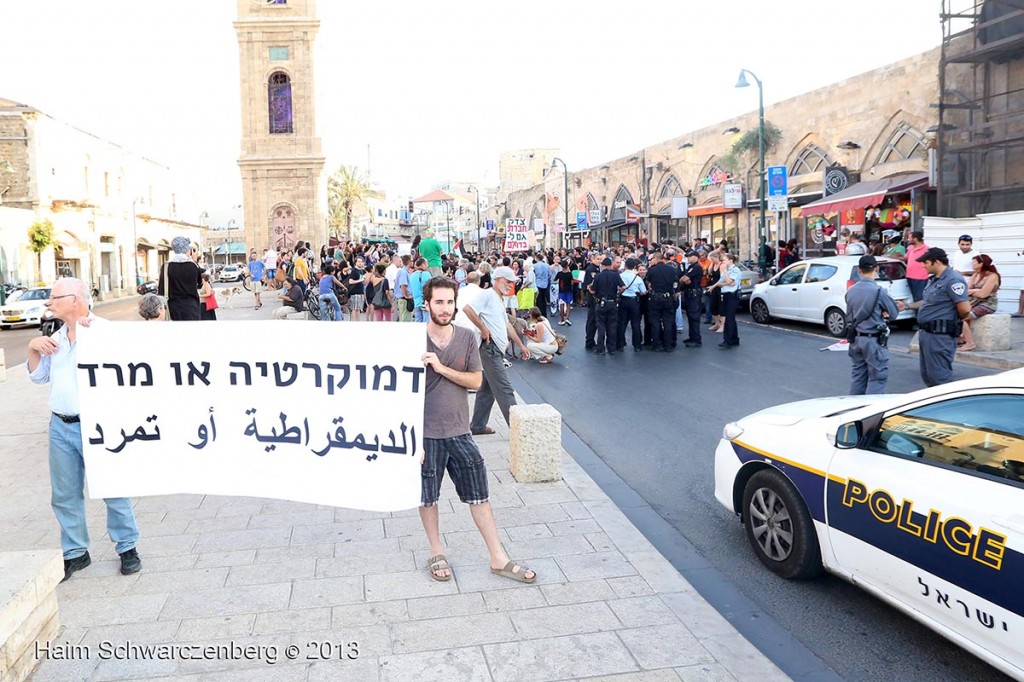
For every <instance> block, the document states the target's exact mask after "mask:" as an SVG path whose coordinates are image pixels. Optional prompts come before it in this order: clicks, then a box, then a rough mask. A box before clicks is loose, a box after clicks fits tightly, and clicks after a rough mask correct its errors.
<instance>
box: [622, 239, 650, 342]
mask: <svg viewBox="0 0 1024 682" xmlns="http://www.w3.org/2000/svg"><path fill="white" fill-rule="evenodd" d="M637 265H639V262H638V261H637V259H636V258H627V259H626V269H625V270H624V271H623V272H622V273H620V275H619V277H620V278H621V280H622V281H621V286H622V287H623V288H622V289H621V291H622V295H621V296H620V297H619V319H618V323H617V324H618V336H617V338H616V340H615V350H617V351H624V350H626V326H627V325H628V326H629V328H630V330H631V331H632V335H631V341H632V342H633V350H634V351H635V352H637V353H639V352H640V351H642V350H643V343H644V339H643V332H641V331H640V299H639V296H640V294H645V293H647V284H646V283H645V282H644V280H643V279H642V278H641V277H640V274H639V273H637V271H636V268H637Z"/></svg>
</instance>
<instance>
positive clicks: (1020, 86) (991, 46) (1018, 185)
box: [929, 0, 1024, 218]
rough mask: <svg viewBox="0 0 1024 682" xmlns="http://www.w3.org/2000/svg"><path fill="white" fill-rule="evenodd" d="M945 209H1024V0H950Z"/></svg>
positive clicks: (943, 130)
mask: <svg viewBox="0 0 1024 682" xmlns="http://www.w3.org/2000/svg"><path fill="white" fill-rule="evenodd" d="M941 20H942V57H941V60H940V63H939V91H940V93H941V95H940V101H939V103H938V104H937V105H934V106H937V107H938V109H939V123H938V125H937V126H935V128H933V129H931V130H929V132H935V133H936V141H937V155H936V157H937V158H936V167H935V168H934V171H935V173H936V175H937V178H938V182H937V183H936V184H937V188H938V196H937V199H938V204H939V213H940V215H943V216H947V217H952V218H964V217H969V216H975V215H978V214H981V213H996V212H1000V211H1016V210H1024V0H942V15H941Z"/></svg>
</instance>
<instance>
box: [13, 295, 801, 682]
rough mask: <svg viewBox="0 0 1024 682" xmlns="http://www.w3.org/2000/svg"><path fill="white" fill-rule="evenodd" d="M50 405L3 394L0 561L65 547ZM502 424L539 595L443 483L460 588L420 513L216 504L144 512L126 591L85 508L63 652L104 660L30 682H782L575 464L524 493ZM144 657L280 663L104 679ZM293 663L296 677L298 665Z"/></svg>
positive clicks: (177, 503)
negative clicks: (168, 651) (230, 653)
mask: <svg viewBox="0 0 1024 682" xmlns="http://www.w3.org/2000/svg"><path fill="white" fill-rule="evenodd" d="M240 299H241V297H240ZM249 301H250V303H249V305H250V306H251V295H249ZM241 304H242V300H238V301H235V303H234V305H235V309H233V310H223V309H222V310H223V312H222V313H221V316H222V318H224V319H233V318H234V319H238V318H244V317H250V318H251V317H257V316H258V317H264V316H266V317H269V315H270V310H271V309H272V308H271V306H266V305H265V307H264V308H263V309H262V310H260V311H258V313H256V314H255V315H254V311H253V310H252V308H251V307H249V308H247V309H245V308H242V307H241ZM273 307H276V305H275V306H273ZM281 324H289V322H285V321H282V322H281ZM292 324H294V323H292ZM300 324H312V323H300ZM342 324H351V323H349V322H345V323H342ZM46 395H47V393H46V388H45V387H36V386H33V385H31V384H30V383H29V382H28V380H27V377H26V375H25V371H24V367H16V368H12V369H11V371H10V372H9V376H8V381H7V383H6V384H4V385H3V386H2V389H0V415H2V420H0V452H3V453H4V456H3V458H2V459H0V550H12V549H30V548H47V549H53V550H54V551H57V550H58V547H59V542H58V529H57V525H56V522H55V521H54V518H53V514H52V512H51V510H50V506H49V478H48V473H47V455H46V451H47V446H46V425H47V421H48V413H47V410H46ZM494 414H495V415H496V416H497V419H496V420H494V419H492V422H491V423H492V426H493V427H494V428H495V429H496V430H497V433H496V434H495V435H493V436H486V437H482V438H479V439H478V442H479V444H480V447H481V450H482V452H483V454H484V457H485V459H486V461H487V463H488V467H489V469H490V484H491V501H492V504H493V505H494V507H495V515H496V517H497V520H498V526H499V528H500V536H501V539H502V541H503V542H504V544H505V546H506V548H507V549H508V551H509V553H510V555H511V556H512V557H513V558H515V559H517V560H519V561H522V562H523V563H526V564H528V565H529V566H530V567H532V568H534V569H535V570H536V571H537V572H538V574H539V579H538V582H537V584H536V585H532V586H528V585H520V584H517V583H514V582H512V581H509V580H507V579H503V578H499V577H497V576H494V575H491V573H490V571H489V570H488V563H487V553H486V550H485V547H484V545H483V542H482V541H481V540H480V536H479V534H478V533H477V531H476V529H475V527H474V525H473V521H472V518H471V516H470V514H469V512H468V509H467V508H466V507H465V506H464V505H461V504H459V503H458V500H457V497H456V496H455V493H454V490H453V489H452V487H451V485H450V483H448V482H447V481H446V484H445V489H444V491H443V492H442V501H441V505H440V510H441V529H442V531H443V532H444V541H445V544H446V547H447V552H446V553H447V555H448V558H449V559H450V561H451V563H452V565H453V570H454V573H455V580H454V581H452V582H449V583H439V582H435V581H433V580H431V579H430V577H429V576H428V574H427V572H426V570H425V562H426V559H427V555H428V550H427V545H426V539H425V537H424V535H423V531H422V528H421V526H420V521H419V517H418V514H417V511H416V510H410V511H407V512H400V513H392V514H389V513H373V512H362V511H354V510H348V509H340V508H334V507H327V506H318V505H310V504H301V503H295V502H285V501H279V500H269V499H254V498H238V497H215V496H202V495H172V496H164V497H149V498H139V499H137V500H135V509H136V514H137V516H138V520H139V526H140V530H141V533H142V539H141V541H140V543H139V552H140V555H141V557H142V561H143V570H142V572H141V573H139V574H137V575H133V576H127V577H126V576H121V575H120V574H118V562H117V555H116V554H115V553H114V549H113V545H112V544H111V543H110V542H109V540H108V539H107V538H106V537H105V533H104V518H105V512H104V508H103V504H102V503H101V502H99V501H90V502H89V503H88V510H89V525H90V531H91V535H92V537H93V544H92V548H91V550H90V551H91V553H92V556H93V564H92V566H90V567H89V568H87V569H85V570H83V571H81V572H79V573H77V574H76V575H75V576H74V577H73V578H72V579H71V580H70V581H68V582H67V583H64V584H62V585H61V586H59V587H58V598H59V602H60V618H61V623H62V631H61V634H60V637H59V639H58V641H57V642H55V644H63V643H67V644H77V645H86V646H88V647H89V649H88V650H89V652H90V653H91V658H89V659H88V660H82V659H81V657H78V658H77V660H48V661H44V662H42V664H41V665H40V667H39V668H38V670H37V672H36V674H35V677H34V680H36V682H42V681H43V680H61V681H62V682H63V681H66V680H79V679H81V680H112V679H142V678H146V679H150V678H166V679H172V678H173V679H176V680H180V679H211V680H214V679H215V680H233V679H238V680H246V681H247V682H249V681H255V680H261V679H267V680H275V681H277V680H310V681H312V680H327V679H352V680H360V681H363V680H371V681H372V680H388V681H390V680H416V681H417V682H423V681H426V680H435V679H436V680H494V681H496V682H504V681H506V680H507V681H510V682H511V681H513V680H516V681H523V682H526V681H529V682H539V681H541V680H568V679H583V678H596V677H601V678H602V679H618V680H701V681H704V680H733V679H736V680H746V679H763V680H784V679H787V678H786V676H785V675H784V674H783V673H782V672H781V671H780V670H779V669H778V668H777V667H775V666H774V665H773V664H772V663H771V662H770V661H768V660H767V659H766V658H765V657H764V656H763V655H762V654H761V653H760V652H759V651H757V650H756V649H755V648H754V647H753V646H752V645H750V644H749V643H748V642H747V641H746V640H745V639H744V638H743V637H742V636H741V635H740V634H738V633H737V632H736V630H735V629H734V628H733V627H732V626H731V625H730V624H729V623H728V622H727V621H726V620H725V619H724V618H723V617H722V616H720V615H719V614H718V613H717V612H716V611H715V610H714V609H712V608H711V607H710V606H709V605H708V604H707V603H706V602H705V601H704V600H703V599H702V598H701V597H700V596H699V595H698V594H697V593H696V592H695V590H694V589H693V588H692V587H691V585H690V584H689V583H688V582H687V581H686V580H685V579H684V578H683V577H682V576H681V575H680V574H679V573H678V572H677V571H676V570H675V569H674V568H673V567H672V566H671V565H670V564H669V562H668V561H667V560H666V559H665V558H664V557H663V556H662V555H661V554H659V553H658V552H657V550H655V549H654V547H653V546H652V545H651V544H650V543H649V542H648V541H647V540H646V539H645V538H644V537H643V535H642V534H641V533H640V532H639V531H637V530H636V528H635V527H634V526H633V525H632V524H631V523H630V522H629V521H628V520H627V519H626V517H625V516H624V515H623V514H622V512H621V511H620V510H619V509H618V508H617V507H615V505H614V504H613V503H612V502H611V501H610V500H609V499H608V498H607V496H606V495H605V494H604V493H603V492H602V491H601V490H600V489H599V488H598V486H597V485H596V484H595V483H594V482H593V481H592V480H591V479H590V478H589V477H588V476H587V474H586V473H585V472H584V471H583V470H582V469H581V468H580V467H579V466H578V465H577V464H576V463H575V462H574V461H573V460H572V459H571V458H569V457H568V455H566V456H565V460H564V464H563V476H564V481H562V482H557V483H545V484H524V485H520V484H517V483H516V482H515V481H514V480H513V479H512V477H511V475H510V474H509V470H508V429H507V427H506V426H505V424H504V422H503V421H502V420H501V418H500V413H499V412H498V411H497V410H495V411H494ZM452 500H454V501H455V502H454V503H453V502H452ZM129 641H130V642H131V644H133V645H154V644H171V643H175V644H179V645H199V646H208V645H224V646H228V647H230V646H235V647H236V651H239V649H238V648H239V647H250V646H252V647H263V650H262V651H264V652H268V651H269V652H271V655H273V654H274V653H276V656H277V661H276V663H273V664H269V663H267V662H266V658H267V655H266V654H264V655H263V657H262V658H261V659H255V660H244V659H243V660H239V657H238V656H237V655H236V656H235V660H225V659H224V657H223V656H222V657H221V658H220V659H219V660H218V659H217V658H213V659H208V660H182V659H181V658H180V657H178V658H172V659H171V660H143V659H142V657H138V656H137V657H136V658H135V659H134V660H123V659H114V658H111V657H109V656H107V657H106V658H109V659H110V660H103V659H104V656H103V652H104V651H110V647H111V646H113V645H120V646H124V645H125V644H126V643H127V642H129ZM104 643H105V644H104ZM348 643H356V650H357V651H358V656H357V657H356V658H355V660H345V659H344V656H345V654H346V653H348V652H349V651H352V648H351V646H350V645H349V644H348ZM290 646H297V647H298V652H299V658H298V660H288V659H287V658H286V651H287V648H288V647H290ZM339 647H340V649H341V656H342V660H339ZM196 651H198V649H197V650H196ZM307 656H309V657H311V658H309V659H307ZM605 676H607V677H605Z"/></svg>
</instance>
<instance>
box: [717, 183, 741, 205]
mask: <svg viewBox="0 0 1024 682" xmlns="http://www.w3.org/2000/svg"><path fill="white" fill-rule="evenodd" d="M722 205H723V206H724V207H725V208H743V185H741V184H740V183H738V182H727V183H725V184H724V185H722Z"/></svg>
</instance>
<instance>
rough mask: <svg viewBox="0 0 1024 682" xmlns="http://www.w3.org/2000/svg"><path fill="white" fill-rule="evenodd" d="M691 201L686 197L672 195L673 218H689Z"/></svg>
mask: <svg viewBox="0 0 1024 682" xmlns="http://www.w3.org/2000/svg"><path fill="white" fill-rule="evenodd" d="M689 214H690V203H689V200H688V199H687V198H686V197H672V220H678V219H680V218H688V217H689Z"/></svg>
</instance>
